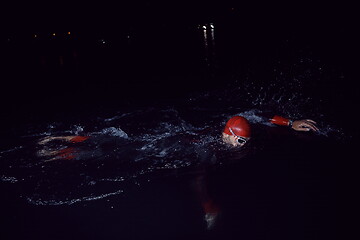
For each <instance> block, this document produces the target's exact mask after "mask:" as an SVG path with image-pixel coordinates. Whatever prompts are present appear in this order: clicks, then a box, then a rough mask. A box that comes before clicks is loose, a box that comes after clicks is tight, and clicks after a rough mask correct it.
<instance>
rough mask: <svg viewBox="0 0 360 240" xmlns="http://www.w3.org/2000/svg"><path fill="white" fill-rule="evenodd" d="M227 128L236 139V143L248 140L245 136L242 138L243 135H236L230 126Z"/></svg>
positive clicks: (243, 142)
mask: <svg viewBox="0 0 360 240" xmlns="http://www.w3.org/2000/svg"><path fill="white" fill-rule="evenodd" d="M229 130H230V132H231V134H232V135H233V136H234V137H236V141H237V142H238V143H240V144H245V143H246V142H247V141H248V139H247V138H244V137H241V136H238V135H236V134H235V133H234V132H233V130H232V129H231V128H229Z"/></svg>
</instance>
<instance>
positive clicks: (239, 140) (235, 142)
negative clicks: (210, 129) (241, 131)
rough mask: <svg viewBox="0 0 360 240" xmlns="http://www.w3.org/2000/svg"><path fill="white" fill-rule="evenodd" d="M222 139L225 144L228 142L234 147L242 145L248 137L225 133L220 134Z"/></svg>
mask: <svg viewBox="0 0 360 240" xmlns="http://www.w3.org/2000/svg"><path fill="white" fill-rule="evenodd" d="M222 139H223V141H224V142H225V143H226V144H230V145H232V146H234V147H242V146H244V145H245V144H246V143H247V142H248V141H249V140H250V138H244V137H238V136H234V135H228V134H226V133H223V134H222Z"/></svg>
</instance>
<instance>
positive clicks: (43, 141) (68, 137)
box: [38, 136, 89, 145]
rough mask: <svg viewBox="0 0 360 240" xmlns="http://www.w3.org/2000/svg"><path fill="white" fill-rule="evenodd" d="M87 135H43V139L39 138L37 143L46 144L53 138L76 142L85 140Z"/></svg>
mask: <svg viewBox="0 0 360 240" xmlns="http://www.w3.org/2000/svg"><path fill="white" fill-rule="evenodd" d="M88 138H89V137H87V136H56V137H45V138H43V139H41V140H40V141H39V142H38V144H41V145H43V144H46V143H48V142H50V141H53V140H64V141H68V142H73V143H77V142H83V141H85V140H87V139H88Z"/></svg>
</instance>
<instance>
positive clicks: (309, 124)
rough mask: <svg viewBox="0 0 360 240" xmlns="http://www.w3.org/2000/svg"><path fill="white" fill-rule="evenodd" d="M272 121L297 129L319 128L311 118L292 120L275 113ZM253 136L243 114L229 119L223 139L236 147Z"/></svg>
mask: <svg viewBox="0 0 360 240" xmlns="http://www.w3.org/2000/svg"><path fill="white" fill-rule="evenodd" d="M269 121H270V122H271V123H273V124H276V125H280V126H287V127H290V128H292V129H294V130H296V131H314V132H317V131H319V129H318V128H317V127H316V122H315V121H313V120H311V119H302V120H295V121H292V120H290V119H287V118H284V117H281V116H278V115H275V116H273V117H272V118H270V120H269ZM250 137H251V127H250V123H249V121H248V120H247V119H246V118H244V117H241V116H234V117H232V118H230V119H229V121H227V123H226V125H225V128H224V130H223V133H222V140H223V142H224V143H226V144H229V145H232V146H234V147H238V146H239V147H242V146H244V145H245V144H246V143H247V142H248V141H249V140H250Z"/></svg>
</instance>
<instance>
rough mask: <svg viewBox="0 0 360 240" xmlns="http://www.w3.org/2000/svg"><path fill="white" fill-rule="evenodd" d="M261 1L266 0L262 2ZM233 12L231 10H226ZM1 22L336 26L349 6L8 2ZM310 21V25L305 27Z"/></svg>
mask: <svg viewBox="0 0 360 240" xmlns="http://www.w3.org/2000/svg"><path fill="white" fill-rule="evenodd" d="M264 2H265V1H264ZM232 8H234V10H231V9H232ZM1 11H2V23H3V24H5V26H6V27H7V28H10V29H13V28H16V29H23V28H25V29H38V28H54V27H56V28H80V29H94V28H95V29H96V28H102V27H104V26H105V27H117V26H119V25H121V24H124V25H129V24H140V23H144V22H145V23H159V22H160V23H173V22H175V23H182V22H201V21H214V20H215V21H216V20H218V21H221V20H226V19H229V18H231V17H233V16H236V17H237V18H240V19H243V20H246V21H247V23H248V24H259V23H260V24H261V23H267V24H269V23H273V24H277V25H283V24H285V25H289V27H291V25H293V24H309V25H312V24H323V25H329V24H332V25H336V24H340V23H341V22H346V21H352V20H351V18H352V17H353V16H352V15H353V14H352V13H351V12H353V11H352V7H351V6H347V5H345V4H340V3H329V2H327V3H311V2H310V3H307V2H306V1H291V3H289V2H287V3H276V2H274V1H267V3H261V2H253V1H251V3H250V2H247V3H243V2H241V1H203V0H202V1H178V0H176V1H59V0H57V1H44V2H40V1H26V2H25V3H23V2H20V1H16V0H14V1H9V2H8V3H5V5H3V7H2V10H1ZM310 23H311V24H310Z"/></svg>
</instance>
